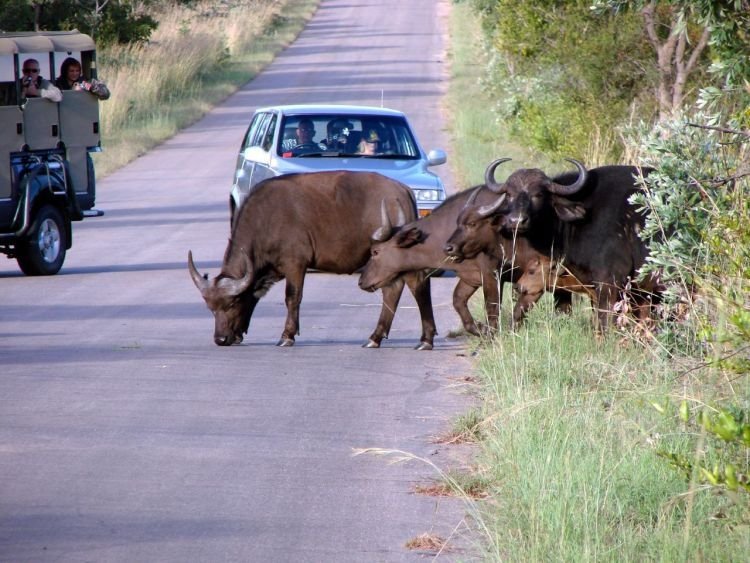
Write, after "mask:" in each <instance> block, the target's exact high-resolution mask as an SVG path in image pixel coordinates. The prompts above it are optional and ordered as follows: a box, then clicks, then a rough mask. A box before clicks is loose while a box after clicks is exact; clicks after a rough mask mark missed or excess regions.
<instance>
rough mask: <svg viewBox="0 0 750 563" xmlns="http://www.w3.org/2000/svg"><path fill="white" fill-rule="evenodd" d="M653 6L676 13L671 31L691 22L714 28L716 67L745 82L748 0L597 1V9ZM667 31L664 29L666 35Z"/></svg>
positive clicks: (749, 69)
mask: <svg viewBox="0 0 750 563" xmlns="http://www.w3.org/2000/svg"><path fill="white" fill-rule="evenodd" d="M649 6H656V7H658V8H659V9H660V10H661V11H662V13H664V12H667V13H669V15H670V16H674V19H673V20H672V21H673V22H675V24H676V25H674V26H673V27H671V28H670V29H668V32H669V34H674V33H680V32H682V31H684V30H686V29H687V27H688V26H689V25H694V26H698V27H702V28H706V29H709V30H710V42H709V43H710V45H711V50H712V52H713V57H712V58H713V64H712V70H713V71H714V72H717V73H719V74H720V75H722V76H723V77H724V79H725V80H726V83H727V84H728V85H730V86H736V85H741V84H742V83H743V82H744V81H745V80H747V78H748V77H749V76H750V59H748V56H747V46H748V40H750V1H748V0H662V1H660V2H656V1H654V0H595V1H594V6H593V7H594V9H595V10H600V11H601V10H605V9H612V10H615V11H618V12H623V11H626V10H637V11H641V12H642V11H643V10H644V9H647V8H648V7H649ZM665 33H666V32H665V31H662V35H664V34H665Z"/></svg>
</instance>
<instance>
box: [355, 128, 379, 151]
mask: <svg viewBox="0 0 750 563" xmlns="http://www.w3.org/2000/svg"><path fill="white" fill-rule="evenodd" d="M357 154H361V155H365V156H373V155H376V154H380V135H378V132H377V131H376V130H375V129H370V130H369V131H367V132H366V133H365V134H364V135H362V140H361V141H360V142H359V148H358V150H357Z"/></svg>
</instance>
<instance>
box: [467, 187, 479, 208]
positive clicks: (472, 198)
mask: <svg viewBox="0 0 750 563" xmlns="http://www.w3.org/2000/svg"><path fill="white" fill-rule="evenodd" d="M481 191H482V186H479V187H478V188H477V189H475V190H474V191H473V192H471V195H470V196H469V199H467V200H466V203H464V209H466V208H467V207H471V206H472V205H474V202H475V201H476V200H477V196H478V195H479V192H481Z"/></svg>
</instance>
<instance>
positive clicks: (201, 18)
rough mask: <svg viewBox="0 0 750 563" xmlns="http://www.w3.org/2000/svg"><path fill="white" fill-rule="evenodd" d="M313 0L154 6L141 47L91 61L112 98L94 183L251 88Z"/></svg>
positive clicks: (104, 109) (106, 52)
mask: <svg viewBox="0 0 750 563" xmlns="http://www.w3.org/2000/svg"><path fill="white" fill-rule="evenodd" d="M318 4H319V0H229V1H227V2H222V3H216V2H198V3H195V4H192V5H191V6H189V7H188V6H184V5H180V4H177V3H172V2H168V3H164V4H160V5H159V11H158V12H156V13H155V14H154V16H155V18H156V19H157V20H158V21H159V28H158V29H157V30H156V31H155V32H154V34H153V36H152V37H151V41H149V42H148V43H147V44H143V45H125V46H121V45H115V46H112V47H108V48H105V49H101V50H100V51H99V53H98V62H99V69H98V73H99V76H100V77H101V78H102V79H103V80H105V81H106V82H107V84H108V86H109V87H110V90H111V91H112V97H111V98H110V99H109V100H107V101H106V102H103V103H102V104H101V105H100V112H101V124H102V131H103V132H104V133H103V139H102V146H103V148H104V151H103V152H102V153H98V154H95V155H94V160H95V164H96V167H97V174H98V175H99V176H100V177H101V176H104V175H106V174H108V173H110V172H112V171H113V170H116V169H117V168H119V167H121V166H123V165H125V164H127V163H128V162H130V161H131V160H133V159H134V158H136V157H137V156H139V155H141V154H143V153H145V152H146V151H147V150H149V149H150V148H152V147H153V146H155V145H156V144H158V143H160V142H162V141H164V140H165V139H168V138H169V137H171V136H172V135H174V134H175V133H176V132H177V131H179V130H180V129H182V128H184V127H185V126H187V125H189V124H191V123H193V122H195V121H197V120H198V119H199V118H200V117H202V116H203V115H204V114H205V113H206V112H207V111H209V110H210V109H211V107H212V106H214V105H215V104H216V103H218V102H220V101H221V100H223V99H224V98H226V97H227V96H229V95H230V94H232V93H234V92H235V91H236V90H237V89H238V88H239V87H240V86H242V85H243V84H245V83H247V82H248V81H249V80H251V79H252V78H253V77H254V76H255V75H256V74H258V72H259V71H260V70H261V69H262V68H263V67H264V66H265V65H267V64H268V63H269V62H271V61H272V60H273V57H274V55H275V54H276V53H277V52H278V51H280V50H281V49H283V48H284V47H285V46H287V45H288V44H289V43H291V42H292V41H293V40H294V38H295V37H296V36H297V34H298V33H299V31H300V30H301V29H302V28H303V27H304V25H305V23H306V21H307V20H308V19H309V18H310V17H311V16H312V14H313V13H314V12H315V9H316V8H317V5H318Z"/></svg>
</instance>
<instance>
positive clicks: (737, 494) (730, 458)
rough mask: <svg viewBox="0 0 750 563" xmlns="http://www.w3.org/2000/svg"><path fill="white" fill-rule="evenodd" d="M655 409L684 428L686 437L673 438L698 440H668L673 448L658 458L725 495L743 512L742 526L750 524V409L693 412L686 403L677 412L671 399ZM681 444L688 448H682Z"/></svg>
mask: <svg viewBox="0 0 750 563" xmlns="http://www.w3.org/2000/svg"><path fill="white" fill-rule="evenodd" d="M653 406H654V407H655V408H656V409H657V410H658V411H659V412H660V413H662V414H664V415H665V416H666V417H667V418H668V420H670V422H673V423H678V421H679V423H681V424H682V426H683V429H682V433H673V434H672V436H673V437H674V436H679V437H680V438H681V437H682V436H685V435H688V436H693V437H697V439H694V440H688V441H685V440H679V439H677V440H675V439H672V440H664V442H671V444H670V445H669V446H667V445H662V446H661V447H660V448H659V449H658V450H657V454H658V455H659V456H661V457H662V458H664V459H666V460H667V462H668V463H669V464H670V465H671V466H672V467H674V468H675V469H676V470H677V471H679V472H680V473H682V475H683V477H684V479H685V480H686V481H687V482H688V483H699V484H702V485H703V486H704V487H706V488H708V489H710V490H714V491H716V492H718V493H719V494H725V495H726V496H727V497H728V498H729V500H730V501H731V502H732V503H734V504H736V505H737V506H738V507H739V508H740V513H739V518H741V519H744V521H743V522H741V523H744V524H745V525H748V524H750V496H746V495H747V494H750V409H744V410H743V409H742V408H739V407H736V406H731V407H719V408H709V407H706V406H703V407H702V406H700V405H699V406H696V407H694V408H691V407H690V402H688V400H686V399H684V400H682V401H681V403H680V405H679V407H677V408H675V407H674V405H672V404H671V403H670V401H669V400H668V399H667V400H666V401H665V403H664V404H656V403H654V405H653ZM679 423H678V424H679ZM679 441H682V443H683V444H685V443H686V444H687V445H688V448H685V447H680V443H679ZM694 442H697V443H694ZM743 493H744V494H743ZM737 523H738V522H732V524H737Z"/></svg>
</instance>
